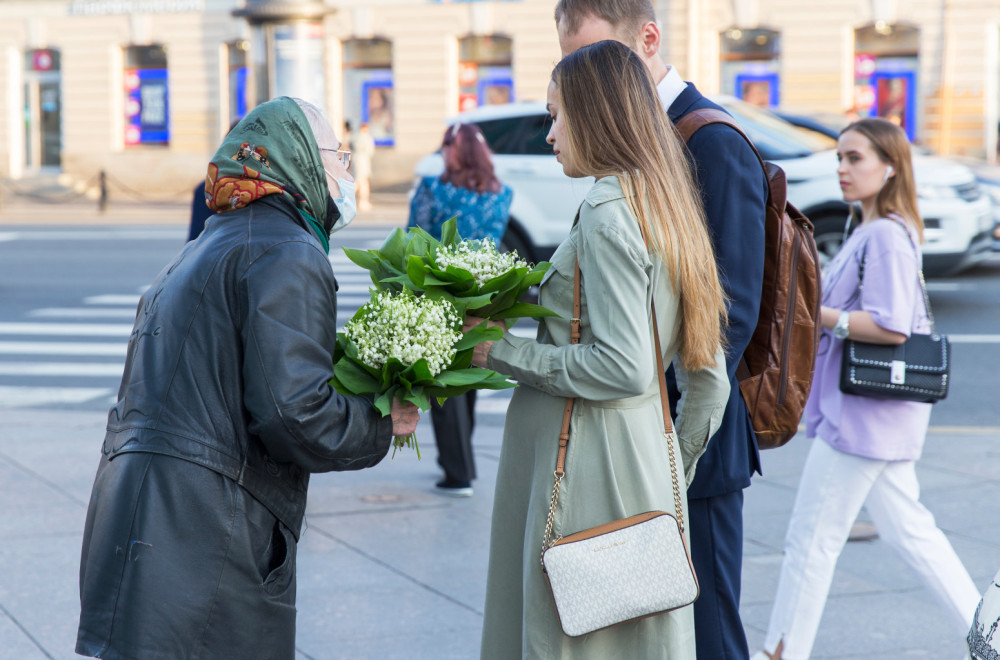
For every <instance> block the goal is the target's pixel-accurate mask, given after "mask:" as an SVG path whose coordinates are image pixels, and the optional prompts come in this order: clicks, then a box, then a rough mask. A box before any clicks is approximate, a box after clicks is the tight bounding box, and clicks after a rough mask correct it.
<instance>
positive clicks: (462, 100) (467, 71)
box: [458, 35, 514, 111]
mask: <svg viewBox="0 0 1000 660" xmlns="http://www.w3.org/2000/svg"><path fill="white" fill-rule="evenodd" d="M511 45H512V41H511V40H510V39H509V38H507V37H503V36H500V35H484V36H471V37H463V38H462V39H460V40H459V42H458V53H459V62H458V109H459V110H460V111H465V110H471V109H473V108H477V107H479V106H481V105H498V104H501V103H510V102H512V101H513V100H514V77H513V74H512V72H511V52H512V49H511Z"/></svg>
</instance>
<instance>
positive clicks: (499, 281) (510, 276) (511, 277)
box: [479, 268, 528, 293]
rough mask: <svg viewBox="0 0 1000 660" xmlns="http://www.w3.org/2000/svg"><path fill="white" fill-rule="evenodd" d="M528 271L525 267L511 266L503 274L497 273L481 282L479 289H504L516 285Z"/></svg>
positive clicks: (484, 290) (483, 290)
mask: <svg viewBox="0 0 1000 660" xmlns="http://www.w3.org/2000/svg"><path fill="white" fill-rule="evenodd" d="M527 273H528V271H527V269H525V268H512V269H510V270H508V271H507V272H506V273H504V274H503V275H497V276H496V277H494V278H491V279H489V280H487V281H486V282H484V283H483V286H482V287H480V289H479V290H480V291H482V292H484V293H485V292H486V291H506V290H508V289H512V288H514V287H516V286H517V284H518V283H519V282H520V281H521V278H523V277H524V276H525V275H527Z"/></svg>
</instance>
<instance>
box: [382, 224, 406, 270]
mask: <svg viewBox="0 0 1000 660" xmlns="http://www.w3.org/2000/svg"><path fill="white" fill-rule="evenodd" d="M378 253H379V255H380V256H381V257H382V258H383V259H386V260H387V261H388V262H389V263H390V264H391V265H392V266H393V267H394V268H397V269H400V271H402V268H403V255H405V254H406V232H404V231H403V230H402V229H400V228H399V227H396V228H395V229H393V230H392V231H391V232H390V233H389V235H388V236H387V237H386V239H385V242H383V243H382V247H380V248H379V249H378Z"/></svg>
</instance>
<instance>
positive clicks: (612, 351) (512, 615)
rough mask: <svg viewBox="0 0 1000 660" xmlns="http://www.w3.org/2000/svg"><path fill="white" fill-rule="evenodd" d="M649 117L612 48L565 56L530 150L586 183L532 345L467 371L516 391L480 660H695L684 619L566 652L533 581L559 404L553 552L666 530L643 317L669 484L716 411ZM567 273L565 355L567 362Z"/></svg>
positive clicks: (679, 169)
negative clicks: (588, 538)
mask: <svg viewBox="0 0 1000 660" xmlns="http://www.w3.org/2000/svg"><path fill="white" fill-rule="evenodd" d="M656 107H659V100H658V98H657V95H656V90H655V86H654V84H653V80H652V78H651V76H650V74H649V72H648V70H647V69H646V67H645V66H644V65H643V63H642V61H641V60H640V59H639V58H638V56H636V55H635V53H633V52H632V51H631V50H630V49H629V48H628V47H626V46H624V45H622V44H621V43H618V42H615V41H602V42H599V43H596V44H594V45H591V46H587V47H585V48H582V49H580V50H578V51H576V52H575V53H572V54H571V55H568V56H567V57H566V58H565V59H563V60H562V61H561V62H560V63H559V64H558V65H557V66H556V68H555V71H554V72H553V75H552V82H551V84H550V86H549V91H548V109H549V112H550V114H551V116H552V127H551V130H550V132H549V135H548V141H549V143H550V144H552V145H553V149H554V151H555V154H556V158H557V159H558V160H559V162H560V163H561V164H562V166H563V170H564V171H565V172H566V174H567V175H568V176H571V177H586V176H592V177H594V178H595V179H596V180H597V181H596V183H594V185H593V187H592V188H591V189H590V191H589V192H588V193H587V196H586V200H585V201H584V202H583V204H582V206H581V208H580V212H579V217H578V220H577V222H576V223H574V226H573V228H572V230H571V231H570V234H569V236H568V237H567V239H566V240H565V241H564V242H563V243H562V244H561V245H560V246H559V248H558V249H557V250H556V252H555V253H554V254H553V256H552V260H551V261H552V267H551V268H550V270H549V272H548V273H547V274H546V276H545V279H544V280H543V281H542V284H541V286H540V290H539V300H540V302H541V303H542V304H543V305H546V306H547V307H549V308H551V309H553V310H554V311H556V312H557V313H558V314H559V316H558V317H549V318H546V319H544V320H543V321H542V322H541V324H540V327H539V331H538V336H537V338H536V339H535V340H531V339H526V338H522V337H517V336H514V335H511V334H509V333H508V334H505V335H504V337H503V338H502V339H501V340H499V341H497V342H495V343H490V344H483V345H480V347H479V350H478V351H477V355H476V358H475V363H477V364H479V365H480V366H488V367H489V368H491V369H496V370H498V371H500V372H502V373H506V374H510V375H511V376H512V377H513V378H515V379H517V380H518V382H519V383H520V386H519V387H518V389H517V390H516V391H515V393H514V397H513V399H512V400H511V403H510V407H509V409H508V413H507V423H506V425H505V428H504V439H503V448H502V451H501V456H500V466H499V471H498V475H497V485H496V494H495V498H494V508H493V526H492V537H491V541H490V561H489V574H488V579H487V594H486V609H485V621H484V629H483V642H482V651H481V654H482V657H483V658H497V659H502V660H509V659H510V658H518V657H524V658H600V659H602V660H603V659H605V658H610V657H623V658H666V657H669V658H671V659H672V660H684V659H693V658H694V657H695V653H694V619H693V615H692V612H691V608H690V607H685V608H682V609H680V610H675V611H673V612H670V613H667V614H660V615H656V616H652V617H649V618H646V619H642V620H639V621H634V622H630V623H625V624H621V625H618V626H614V627H612V628H607V629H603V630H599V631H596V632H592V633H589V634H587V635H584V636H581V637H573V638H571V637H567V636H566V635H564V634H563V632H562V629H561V627H560V624H559V619H558V616H557V613H556V610H555V607H554V605H553V602H552V597H551V595H550V594H549V591H548V588H547V587H546V584H545V577H544V575H543V573H542V570H541V567H540V565H539V554H540V552H541V550H542V542H543V541H542V539H543V533H544V527H545V523H546V515H547V512H548V508H549V501H550V495H551V493H552V487H553V470H554V468H555V465H556V455H557V452H558V444H559V441H558V436H559V432H560V425H561V422H562V416H563V410H564V407H565V402H566V398H567V397H575V398H576V401H575V405H574V409H573V416H572V424H571V433H570V435H571V439H570V443H569V450H568V457H567V459H566V460H567V464H566V473H565V477H564V479H563V481H562V484H561V490H560V496H559V504H558V508H557V509H556V513H555V519H554V523H555V525H554V526H555V534H557V535H566V534H570V533H572V532H576V531H580V530H583V529H587V528H589V527H593V526H596V525H599V524H603V523H606V522H609V521H611V520H614V519H617V518H622V517H625V516H630V515H634V514H637V513H641V512H645V511H650V510H662V511H667V512H671V513H680V512H676V511H675V508H676V507H675V501H676V500H675V497H674V493H673V488H672V485H671V472H670V462H669V460H668V458H669V457H668V447H667V443H666V442H665V440H664V437H663V419H662V413H661V410H660V398H659V389H658V379H657V374H656V359H655V355H654V350H655V349H654V346H655V344H654V341H653V325H652V318H651V303H652V304H653V305H654V306H655V310H656V315H657V323H658V328H659V340H660V346H661V349H662V358H663V360H664V363H669V362H671V361H675V364H676V366H677V371H678V374H679V378H678V381H679V383H680V385H681V390H682V392H683V400H682V405H681V408H680V413H679V415H678V418H677V420H676V425H675V426H676V429H677V435H678V438H679V445H680V446H679V451H676V449H675V452H676V458H677V461H678V470H679V475H680V479H681V480H682V481H683V480H684V479H685V477H686V478H687V481H688V483H689V482H690V479H691V478H693V476H694V471H695V466H696V463H697V460H698V457H699V456H700V455H701V453H702V452H703V451H704V449H705V446H706V444H707V443H708V440H709V438H710V437H711V436H712V434H713V433H714V432H715V430H716V429H717V428H718V425H719V423H720V420H721V418H722V414H723V410H724V406H725V403H726V401H727V399H728V396H729V379H728V377H727V376H726V371H725V362H724V358H723V352H722V350H721V346H720V343H721V341H722V330H721V328H722V325H723V324H724V323H725V319H726V304H725V299H724V295H723V292H722V288H721V286H720V283H719V277H718V273H717V272H716V266H715V259H714V256H713V253H712V247H711V242H710V240H709V236H708V230H707V228H706V224H705V220H704V215H703V213H702V210H701V205H700V202H699V198H698V192H697V190H696V189H695V187H694V183H693V180H692V175H691V173H690V171H689V166H688V163H687V161H686V159H685V156H684V152H683V147H682V145H681V144H680V142H679V140H678V138H677V136H676V135H675V133H674V130H673V128H672V126H671V125H670V124H669V123H668V120H667V117H666V114H665V113H664V112H662V111H660V112H654V111H651V110H650V109H651V108H656ZM577 262H579V268H580V271H581V274H582V277H581V287H580V288H581V294H580V298H581V314H580V316H581V338H580V343H579V344H572V343H571V340H570V320H571V317H572V316H573V280H574V273H575V264H576V263H577ZM478 322H479V319H471V318H470V319H467V325H473V324H476V323H478ZM675 358H677V359H676V360H675ZM685 488H686V484H685V483H681V484H680V493H681V495H680V496H679V497H680V501H681V502H682V504H681V506H682V508H683V509H685V511H684V514H685V515H686V508H687V507H686V503H685V502H686V500H684V499H683V495H682V494H683V492H684V490H685Z"/></svg>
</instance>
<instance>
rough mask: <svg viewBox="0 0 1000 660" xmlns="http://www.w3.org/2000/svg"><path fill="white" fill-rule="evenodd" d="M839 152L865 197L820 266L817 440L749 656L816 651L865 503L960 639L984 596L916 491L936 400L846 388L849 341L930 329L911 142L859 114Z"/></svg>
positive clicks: (799, 658) (845, 186) (791, 659)
mask: <svg viewBox="0 0 1000 660" xmlns="http://www.w3.org/2000/svg"><path fill="white" fill-rule="evenodd" d="M837 158H838V159H839V161H840V166H839V167H838V168H837V174H838V176H839V178H840V187H841V190H842V191H843V195H844V200H845V201H847V202H859V203H860V206H861V224H860V226H859V227H858V228H857V229H856V230H855V231H854V233H853V234H852V235H851V236H850V238H848V239H847V241H846V242H845V243H844V245H843V247H842V248H841V249H840V252H838V253H837V256H836V257H834V259H833V260H832V261H831V262H830V264H829V265H828V266H827V268H826V271H825V272H824V275H823V308H822V325H823V332H822V334H821V335H820V343H819V351H818V354H817V356H816V369H815V373H814V376H813V382H812V390H811V392H810V396H809V402H808V404H807V405H806V411H805V423H806V435H807V436H808V437H809V438H811V439H812V440H811V442H812V447H811V449H810V451H809V457H808V458H807V459H806V463H805V466H804V468H803V472H802V477H801V481H800V483H799V490H798V493H797V495H796V498H795V507H794V509H793V510H792V516H791V520H790V521H789V524H788V532H787V535H786V538H785V554H784V560H783V562H782V566H781V575H780V577H779V579H778V592H777V595H776V596H775V600H774V605H773V608H772V610H771V621H770V625H769V626H768V631H767V636H766V638H765V640H764V650H762V651H760V652H758V653H757V654H756V655H755V656H754V658H753V660H765V659H768V658H770V659H771V660H775V659H780V658H783V659H784V660H803V659H805V658H808V657H809V654H810V652H811V651H812V646H813V641H814V640H815V638H816V632H817V630H818V628H819V622H820V618H821V616H822V614H823V607H824V605H825V603H826V597H827V594H828V593H829V590H830V583H831V581H832V579H833V573H834V569H835V568H836V564H837V558H838V557H839V556H840V552H841V550H842V549H843V547H844V544H845V543H846V541H847V537H848V534H849V533H850V529H851V525H852V524H853V523H854V519H855V518H856V517H857V515H858V512H859V511H860V510H861V506H862V505H865V506H866V507H867V510H868V512H869V513H870V514H871V517H872V520H873V522H874V523H875V527H876V528H877V529H878V532H879V536H880V538H882V540H884V541H885V542H886V543H887V544H888V545H889V546H890V547H892V548H893V549H894V550H896V551H897V552H898V553H899V554H900V555H901V556H902V557H903V559H904V560H905V561H906V563H907V564H908V565H910V566H912V567H914V569H915V570H916V571H917V572H918V573H919V574H920V577H921V578H922V579H923V580H924V583H925V584H926V585H927V586H928V588H930V590H931V591H932V592H933V593H934V595H935V596H936V597H937V599H938V600H939V601H940V602H941V604H942V606H943V607H944V609H945V610H946V611H947V614H948V619H949V620H950V622H951V623H952V624H953V625H954V628H955V632H956V642H957V640H958V639H960V636H964V634H965V632H966V631H968V630H969V625H970V624H971V622H972V617H973V614H974V612H975V609H976V605H977V604H978V602H979V592H978V590H977V589H976V587H975V585H974V584H973V582H972V579H971V578H970V577H969V574H968V572H967V571H966V570H965V567H964V566H963V565H962V562H961V560H960V559H959V558H958V556H957V555H956V554H955V551H954V550H953V549H952V547H951V544H950V543H949V542H948V539H947V538H945V536H944V534H943V533H942V532H941V530H940V529H938V528H937V525H936V523H935V522H934V516H933V515H931V513H930V512H929V511H928V510H927V509H926V508H925V507H924V506H923V505H922V504H921V503H920V501H919V499H918V498H919V493H920V487H919V484H918V483H917V476H916V472H915V470H914V465H915V461H916V460H917V459H918V458H919V457H920V453H921V449H922V448H923V444H924V436H925V435H926V433H927V425H928V423H929V421H930V414H931V404H929V403H916V402H910V401H894V400H888V399H876V398H869V397H862V396H854V395H850V394H844V393H842V392H841V391H840V388H839V375H840V361H841V354H842V352H843V347H844V339H846V338H851V339H855V340H860V341H865V342H869V343H877V344H901V343H903V342H904V341H905V340H906V338H907V337H908V336H909V335H910V333H911V332H916V333H923V334H927V333H929V331H930V324H929V321H928V316H927V310H926V309H925V305H924V301H923V295H922V293H921V285H920V269H921V253H920V242H921V240H922V239H923V222H922V220H921V219H920V215H919V213H918V211H917V198H916V187H915V184H914V180H913V166H912V164H911V161H910V145H909V142H908V141H907V139H906V135H905V133H904V132H903V131H902V130H901V129H900V128H899V127H898V126H896V125H895V124H893V123H891V122H889V121H886V120H884V119H877V118H876V119H861V120H859V121H856V122H854V123H853V124H851V125H850V126H848V127H847V128H845V129H844V130H843V132H842V133H841V134H840V139H839V140H838V143H837ZM862 262H863V263H864V268H863V269H862V268H861V265H862ZM862 272H863V279H862V278H861V276H860V273H862Z"/></svg>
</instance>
